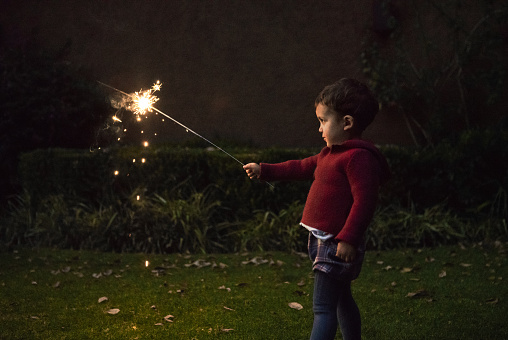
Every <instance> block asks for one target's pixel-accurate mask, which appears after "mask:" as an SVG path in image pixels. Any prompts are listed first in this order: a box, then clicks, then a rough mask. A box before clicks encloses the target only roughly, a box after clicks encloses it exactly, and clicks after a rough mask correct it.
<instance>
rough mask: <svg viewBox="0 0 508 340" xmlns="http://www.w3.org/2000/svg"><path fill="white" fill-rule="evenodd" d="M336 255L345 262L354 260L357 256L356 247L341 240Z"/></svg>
mask: <svg viewBox="0 0 508 340" xmlns="http://www.w3.org/2000/svg"><path fill="white" fill-rule="evenodd" d="M335 256H337V257H338V258H339V259H341V260H342V261H344V262H353V261H354V259H355V257H356V248H355V247H354V246H352V245H351V244H349V243H346V242H344V241H341V242H339V244H338V245H337V253H336V254H335Z"/></svg>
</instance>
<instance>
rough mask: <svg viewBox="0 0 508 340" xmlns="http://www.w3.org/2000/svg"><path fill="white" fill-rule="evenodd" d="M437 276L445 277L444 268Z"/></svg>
mask: <svg viewBox="0 0 508 340" xmlns="http://www.w3.org/2000/svg"><path fill="white" fill-rule="evenodd" d="M439 277H440V278H443V277H446V270H443V271H441V273H439Z"/></svg>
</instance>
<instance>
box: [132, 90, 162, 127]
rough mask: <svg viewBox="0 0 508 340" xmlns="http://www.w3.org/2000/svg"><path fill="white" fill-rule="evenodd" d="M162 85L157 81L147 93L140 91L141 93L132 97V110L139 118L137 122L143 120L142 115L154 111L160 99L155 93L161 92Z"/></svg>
mask: <svg viewBox="0 0 508 340" xmlns="http://www.w3.org/2000/svg"><path fill="white" fill-rule="evenodd" d="M161 86H162V83H161V82H160V81H158V80H157V82H156V83H155V84H153V86H152V88H151V89H149V90H146V91H143V90H140V91H139V92H134V95H132V106H131V110H132V111H133V112H134V114H135V115H136V116H138V117H137V120H138V121H139V120H141V118H140V117H139V116H140V115H144V114H146V113H147V112H152V111H153V104H155V103H156V102H157V101H158V100H159V98H158V97H157V96H154V95H153V93H154V92H155V91H160V90H161Z"/></svg>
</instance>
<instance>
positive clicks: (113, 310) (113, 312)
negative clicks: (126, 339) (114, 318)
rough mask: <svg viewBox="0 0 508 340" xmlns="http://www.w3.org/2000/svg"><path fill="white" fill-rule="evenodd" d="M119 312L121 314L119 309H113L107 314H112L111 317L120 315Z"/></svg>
mask: <svg viewBox="0 0 508 340" xmlns="http://www.w3.org/2000/svg"><path fill="white" fill-rule="evenodd" d="M119 312H120V309H118V308H111V309H110V310H108V311H107V313H108V314H111V315H115V314H118V313H119Z"/></svg>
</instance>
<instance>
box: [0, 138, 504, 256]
mask: <svg viewBox="0 0 508 340" xmlns="http://www.w3.org/2000/svg"><path fill="white" fill-rule="evenodd" d="M507 145H508V137H507V135H506V134H502V133H501V134H500V133H494V132H491V131H487V132H485V131H484V132H468V133H465V134H463V135H462V137H461V138H460V139H459V140H457V141H455V142H453V143H452V142H450V143H443V144H440V145H438V146H437V147H434V148H428V149H415V148H410V147H396V146H385V147H382V148H381V149H382V151H383V153H384V154H385V155H386V157H387V159H388V162H389V164H390V167H391V169H392V179H391V181H390V182H389V183H388V184H387V185H385V186H384V187H383V188H382V190H381V197H380V205H379V210H378V214H376V217H375V219H374V221H373V223H372V226H371V228H370V233H369V245H370V246H371V247H376V248H392V247H397V246H408V245H412V246H419V245H436V244H443V243H452V242H456V241H458V240H481V239H483V238H494V239H495V238H500V237H501V238H506V237H507V236H508V227H507V224H506V220H507V211H508V203H507V202H508V190H507V184H508V168H507V167H506V166H505V165H506V164H508V152H507V149H508V148H507ZM228 151H230V152H231V153H232V154H234V155H235V157H236V158H238V159H239V160H241V161H242V162H245V163H247V162H260V161H263V162H280V161H284V160H288V159H296V158H304V157H307V156H310V155H312V154H315V153H317V152H319V150H318V149H314V150H312V149H309V150H287V149H267V150H256V151H254V150H251V149H245V148H243V149H234V150H233V149H230V150H228ZM503 164H504V165H503ZM19 173H20V177H21V179H22V183H23V188H24V194H23V195H21V196H20V197H19V200H18V202H14V201H11V203H10V207H11V208H10V209H9V212H8V213H7V214H6V216H5V217H4V223H3V227H0V237H1V238H2V239H5V240H7V242H9V243H10V244H32V245H46V246H48V245H51V246H60V247H73V248H95V249H102V250H115V251H145V252H174V251H180V252H181V251H191V252H196V251H198V252H199V251H200V252H216V251H239V250H243V249H279V250H281V249H285V250H304V249H305V238H304V237H302V230H301V228H300V227H299V226H298V222H299V218H300V214H301V210H302V207H303V204H304V202H305V199H306V195H307V192H308V189H309V186H310V183H307V182H279V183H274V185H275V188H272V187H271V186H269V185H267V184H266V183H262V182H257V181H251V180H249V179H248V178H247V176H246V175H245V172H244V170H243V169H242V167H241V165H240V164H238V162H236V161H234V160H232V159H231V158H229V157H228V156H227V155H225V154H224V153H222V152H219V151H216V150H212V151H211V150H209V149H198V148H184V147H178V146H175V147H171V146H161V147H157V148H153V147H152V148H134V147H125V148H118V149H110V150H107V151H100V152H88V151H81V150H63V149H49V150H38V151H34V152H31V153H27V154H24V155H23V156H22V157H21V160H20V167H19Z"/></svg>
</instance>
